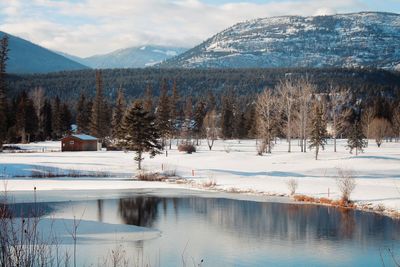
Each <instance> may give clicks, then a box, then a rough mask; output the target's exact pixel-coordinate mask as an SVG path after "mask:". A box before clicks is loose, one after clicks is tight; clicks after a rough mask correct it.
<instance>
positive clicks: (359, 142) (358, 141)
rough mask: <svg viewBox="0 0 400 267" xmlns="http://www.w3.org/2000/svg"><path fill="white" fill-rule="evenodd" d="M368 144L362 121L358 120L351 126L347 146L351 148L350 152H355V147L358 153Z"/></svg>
mask: <svg viewBox="0 0 400 267" xmlns="http://www.w3.org/2000/svg"><path fill="white" fill-rule="evenodd" d="M366 146H367V142H366V140H365V136H364V133H363V128H362V126H361V123H360V122H359V121H356V122H355V123H354V124H353V125H352V126H351V128H350V131H349V135H348V137H347V147H348V148H350V154H351V153H353V149H355V150H356V155H358V152H363V151H364V148H365V147H366Z"/></svg>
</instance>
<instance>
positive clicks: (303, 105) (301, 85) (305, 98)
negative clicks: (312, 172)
mask: <svg viewBox="0 0 400 267" xmlns="http://www.w3.org/2000/svg"><path fill="white" fill-rule="evenodd" d="M296 87H297V97H298V110H297V119H298V126H299V137H300V146H301V152H306V151H307V136H308V119H309V114H310V108H311V102H312V95H313V93H314V91H315V86H314V85H313V84H311V83H310V81H309V80H308V79H302V80H300V81H298V83H297V84H296Z"/></svg>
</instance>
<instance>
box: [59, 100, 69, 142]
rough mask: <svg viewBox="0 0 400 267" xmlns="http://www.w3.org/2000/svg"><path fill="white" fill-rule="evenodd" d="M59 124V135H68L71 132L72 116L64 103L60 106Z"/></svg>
mask: <svg viewBox="0 0 400 267" xmlns="http://www.w3.org/2000/svg"><path fill="white" fill-rule="evenodd" d="M60 122H61V135H66V134H69V133H70V132H71V124H72V114H71V111H70V110H69V107H68V105H67V104H66V103H63V104H62V105H61V113H60Z"/></svg>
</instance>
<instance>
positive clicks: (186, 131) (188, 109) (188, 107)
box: [182, 96, 193, 141]
mask: <svg viewBox="0 0 400 267" xmlns="http://www.w3.org/2000/svg"><path fill="white" fill-rule="evenodd" d="M184 116H185V121H184V122H183V125H182V135H183V136H184V137H185V138H186V141H189V140H190V139H191V138H192V119H193V103H192V98H191V97H190V96H189V97H187V98H186V103H185V110H184Z"/></svg>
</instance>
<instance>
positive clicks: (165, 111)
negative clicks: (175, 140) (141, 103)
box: [156, 79, 171, 146]
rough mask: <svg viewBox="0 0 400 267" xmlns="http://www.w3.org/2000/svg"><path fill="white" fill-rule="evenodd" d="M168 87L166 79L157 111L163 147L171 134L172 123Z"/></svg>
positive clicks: (157, 121) (157, 123)
mask: <svg viewBox="0 0 400 267" xmlns="http://www.w3.org/2000/svg"><path fill="white" fill-rule="evenodd" d="M167 94H168V87H167V81H166V80H165V79H164V80H163V83H162V86H161V92H160V97H159V99H158V104H157V111H156V125H157V129H158V131H159V133H160V136H161V139H162V145H163V146H165V142H166V139H167V138H168V137H169V136H170V134H171V123H170V110H169V108H170V104H169V98H168V95H167Z"/></svg>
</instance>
